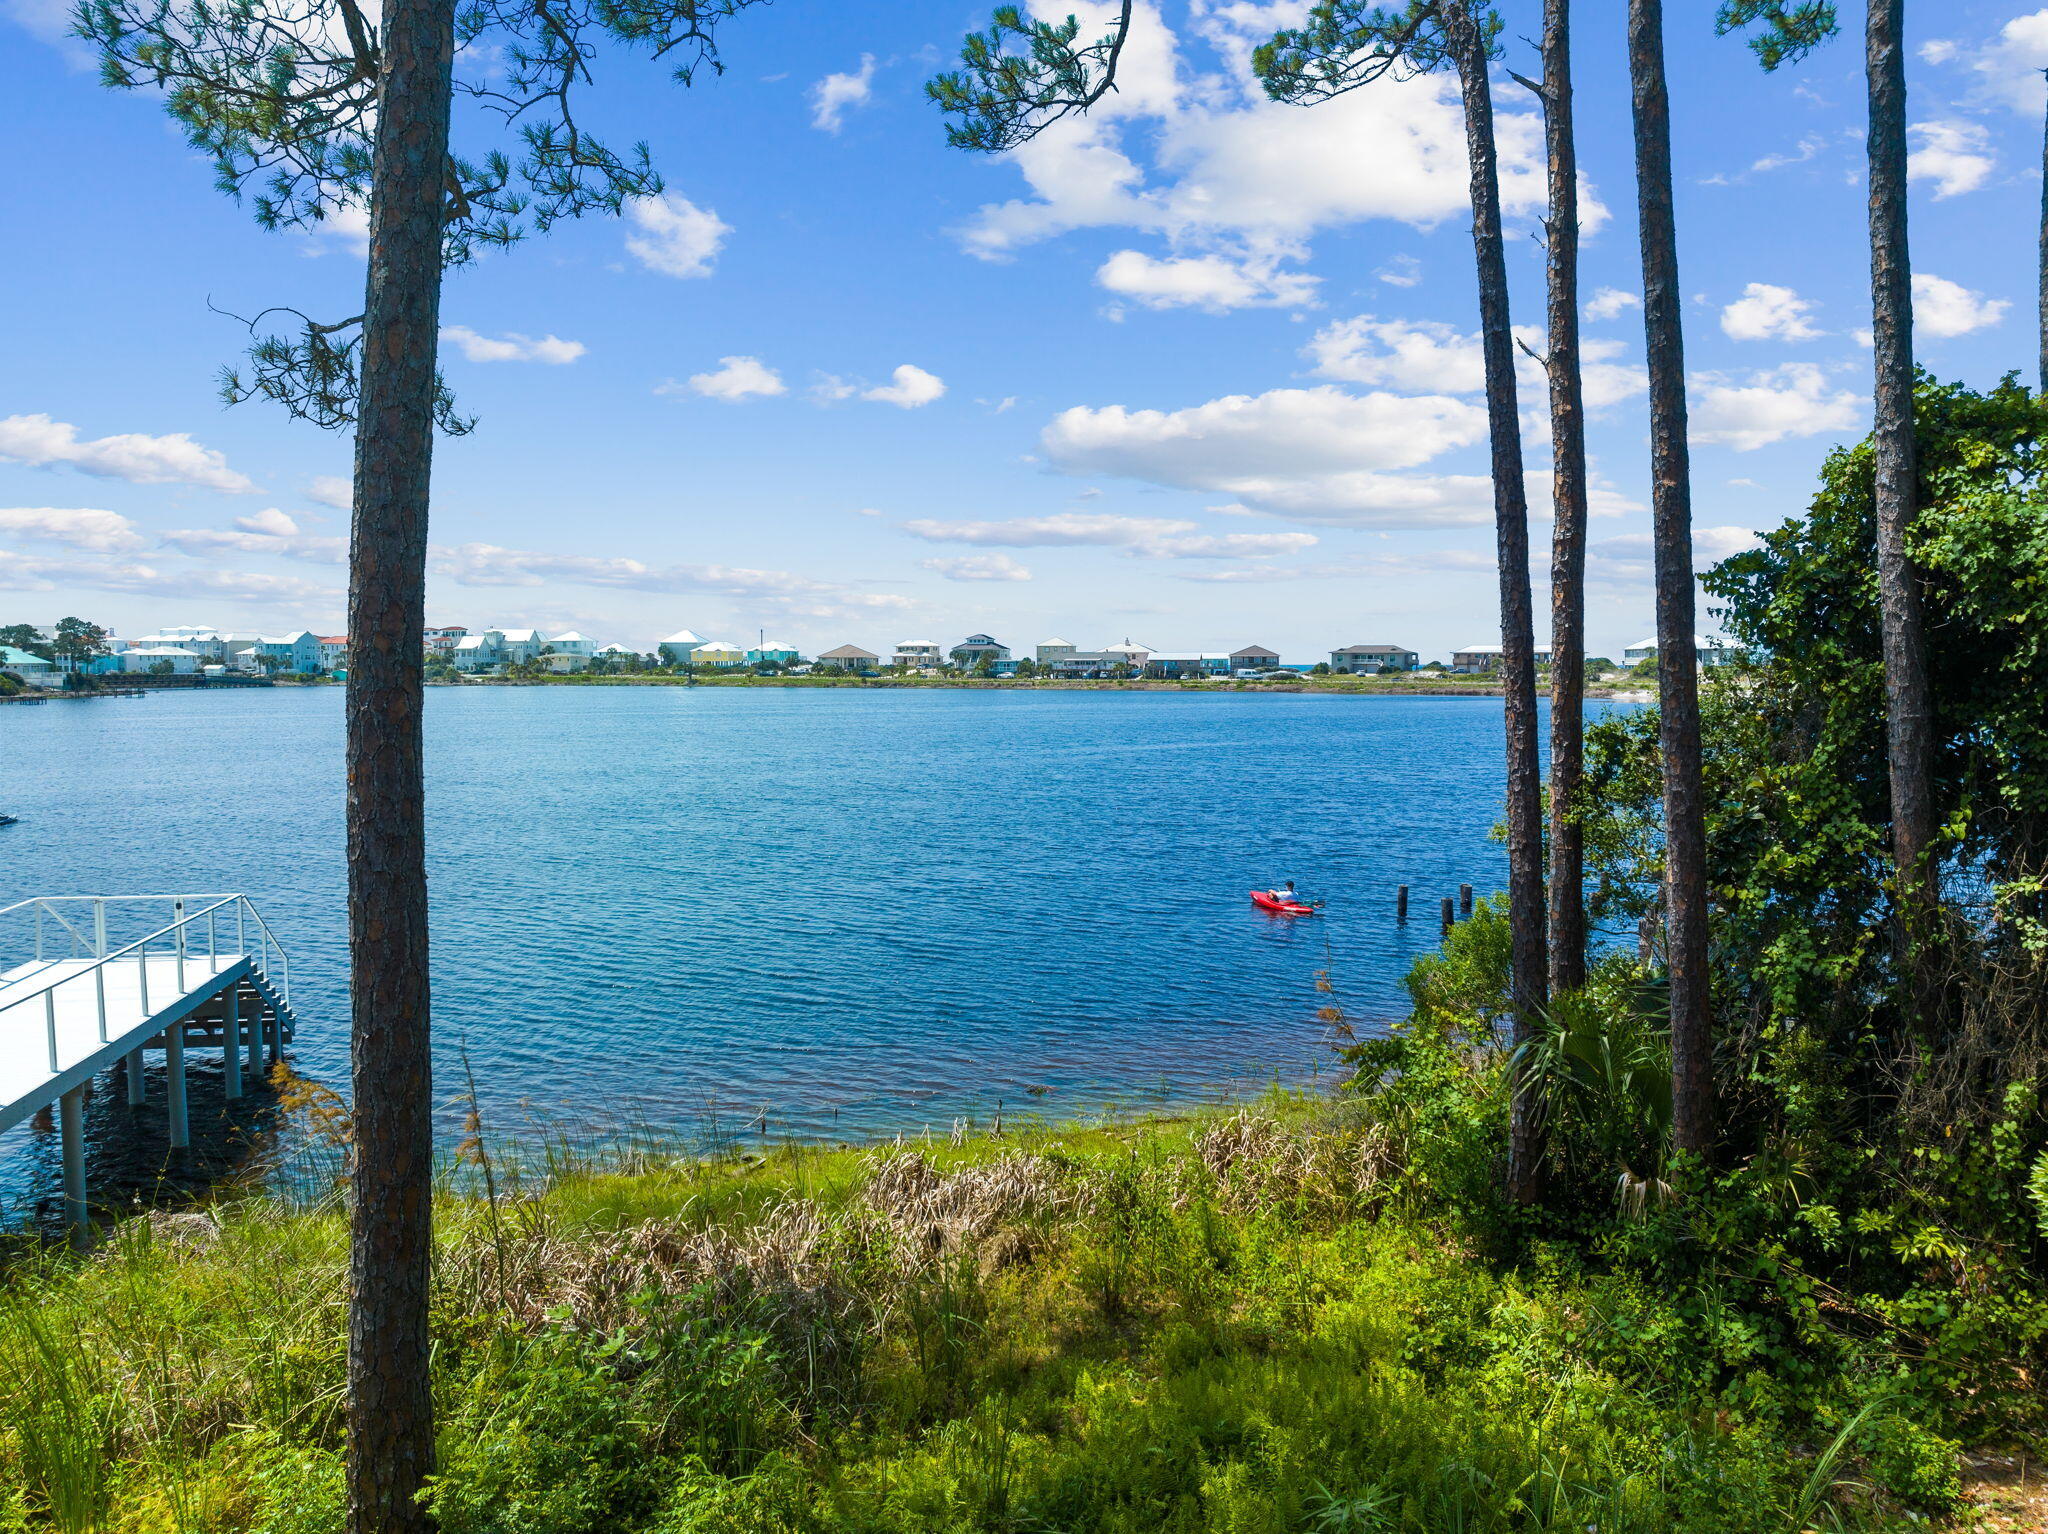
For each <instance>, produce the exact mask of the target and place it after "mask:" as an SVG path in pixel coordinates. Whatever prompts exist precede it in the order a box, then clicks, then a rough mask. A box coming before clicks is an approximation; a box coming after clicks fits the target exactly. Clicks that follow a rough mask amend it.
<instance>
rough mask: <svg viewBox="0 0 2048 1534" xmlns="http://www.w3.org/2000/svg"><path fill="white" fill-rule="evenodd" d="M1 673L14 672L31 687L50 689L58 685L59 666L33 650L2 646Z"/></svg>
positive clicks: (0, 655) (0, 648)
mask: <svg viewBox="0 0 2048 1534" xmlns="http://www.w3.org/2000/svg"><path fill="white" fill-rule="evenodd" d="M0 671H12V672H13V673H14V674H15V675H16V676H18V677H20V678H21V679H22V680H23V681H24V682H27V683H29V684H30V685H31V686H36V687H48V686H52V685H54V684H55V683H56V680H57V666H56V663H55V662H54V661H47V660H44V659H43V658H42V656H40V655H38V654H36V653H35V651H33V650H17V649H16V648H15V647H14V646H13V645H0Z"/></svg>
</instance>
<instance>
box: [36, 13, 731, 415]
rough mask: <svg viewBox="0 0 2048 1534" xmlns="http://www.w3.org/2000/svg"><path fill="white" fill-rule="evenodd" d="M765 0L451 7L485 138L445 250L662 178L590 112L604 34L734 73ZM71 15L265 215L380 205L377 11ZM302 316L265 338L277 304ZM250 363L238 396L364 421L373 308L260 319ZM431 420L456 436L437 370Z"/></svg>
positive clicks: (318, 216) (589, 206) (77, 29)
mask: <svg viewBox="0 0 2048 1534" xmlns="http://www.w3.org/2000/svg"><path fill="white" fill-rule="evenodd" d="M758 3H762V0H640V3H636V4H632V5H620V4H616V3H613V0H556V3H551V4H547V5H539V6H536V5H530V4H519V3H513V0H463V3H462V4H460V5H458V6H456V7H455V57H456V60H457V67H458V69H461V70H466V71H469V72H468V73H467V74H466V75H464V76H460V77H458V78H457V79H456V81H455V85H454V91H455V98H456V100H457V101H459V102H462V103H465V104H467V105H468V106H470V107H471V108H472V110H470V111H469V112H467V113H463V114H459V115H458V120H457V123H456V131H457V133H458V135H469V136H473V137H475V138H478V139H480V140H482V141H483V147H481V148H480V149H478V150H476V151H474V152H472V154H470V155H464V154H455V153H451V155H450V156H449V160H448V164H447V167H446V181H447V190H446V219H445V223H444V226H443V228H444V233H443V237H442V244H443V250H442V256H443V260H444V262H445V263H446V264H448V265H457V266H459V265H462V264H464V263H466V262H468V261H469V260H471V259H472V258H473V257H474V256H475V254H476V252H477V251H478V250H479V249H490V248H499V249H502V248H504V247H506V246H509V245H512V244H515V243H517V242H518V241H519V240H521V239H523V238H525V237H526V236H527V235H528V234H545V233H547V231H548V230H549V229H550V228H552V227H553V226H554V225H555V224H557V223H559V222H561V221H562V220H564V219H574V218H582V217H585V216H587V215H590V214H611V215H616V214H617V213H618V212H620V210H621V209H622V208H623V207H624V206H625V204H626V202H627V201H628V200H629V199H632V198H640V197H652V196H655V195H657V194H659V193H660V192H661V190H662V180H661V177H660V175H659V174H658V173H657V172H656V171H655V169H654V167H653V164H652V162H651V160H650V159H649V157H648V153H647V146H646V145H645V144H635V145H634V146H632V148H630V149H625V150H618V149H614V148H612V147H611V146H610V145H609V144H607V143H606V142H605V141H604V140H603V139H601V138H599V137H597V136H595V135H594V134H593V133H592V132H591V131H590V128H589V126H588V124H587V122H583V121H579V115H578V112H577V109H576V106H575V105H574V103H575V102H576V99H577V93H578V91H579V90H580V89H582V88H583V87H585V86H587V85H588V84H589V83H590V81H591V80H592V67H591V66H592V64H593V62H594V60H595V59H596V58H597V57H598V56H599V53H600V51H601V48H602V46H603V45H604V44H607V43H609V44H612V45H614V46H617V47H619V48H621V49H624V50H626V51H644V52H646V53H647V54H648V55H649V56H650V57H653V58H658V59H661V60H663V61H664V62H665V63H667V64H668V65H669V66H670V68H671V71H672V73H673V75H674V78H675V79H676V80H678V81H679V82H681V83H682V84H685V85H687V84H689V83H690V82H691V81H692V80H693V79H694V77H695V75H696V72H697V71H698V70H700V69H703V68H710V69H711V70H713V71H714V72H721V71H722V68H723V66H722V65H721V64H720V62H719V57H718V47H717V40H716V34H717V29H718V27H719V24H720V23H721V22H723V21H725V20H727V19H729V18H731V17H732V16H734V15H736V14H737V13H738V12H740V11H742V10H744V9H746V8H747V7H748V6H750V5H754V4H758ZM72 30H73V32H74V33H75V34H76V35H77V36H79V37H81V38H83V39H84V40H85V41H87V42H88V43H90V44H91V45H92V46H93V48H94V49H95V50H96V51H97V53H98V54H99V58H100V73H101V79H102V81H103V82H104V83H105V84H106V85H108V86H110V87H113V88H116V89H124V90H149V91H153V92H156V93H157V94H158V95H159V96H160V98H161V99H162V101H163V105H164V109H165V110H166V111H167V112H168V113H169V114H170V117H171V119H172V120H173V121H174V122H175V123H176V124H177V125H178V126H179V128H180V129H181V130H182V131H183V132H184V134H185V137H186V141H187V142H188V143H190V144H191V145H192V147H193V148H194V149H196V150H198V151H199V152H200V153H201V154H202V155H204V156H205V157H206V158H207V159H208V160H209V161H211V163H212V165H213V169H214V181H215V185H216V186H217V187H218V188H219V189H220V190H221V191H222V192H224V193H226V194H227V195H228V196H230V197H233V198H235V199H237V200H238V201H239V200H240V199H242V198H243V197H244V196H253V200H254V206H255V214H256V219H257V222H258V223H259V224H261V225H262V226H263V227H264V228H266V229H310V228H318V227H320V226H321V225H323V224H325V223H327V222H328V221H329V220H331V219H333V218H335V217H336V216H338V215H341V214H344V213H347V212H350V211H365V210H367V209H368V206H369V193H370V167H371V161H372V157H373V154H374V150H375V144H376V127H377V90H378V78H379V70H380V67H381V59H382V51H381V50H382V41H381V38H380V35H379V28H378V18H377V16H376V15H375V13H374V9H373V8H372V9H366V8H365V7H363V6H361V5H359V4H358V3H357V0H222V3H216V0H77V5H76V9H75V10H74V11H73V13H72ZM272 313H279V314H288V315H291V316H292V317H293V318H294V319H295V320H296V321H297V325H296V326H295V327H294V328H293V329H292V331H291V332H290V333H288V334H282V335H275V334H272V335H265V334H259V333H258V327H259V326H260V325H261V324H262V322H263V320H264V318H265V316H266V315H268V314H272ZM247 323H248V325H249V329H250V333H251V335H252V337H253V338H254V339H253V343H252V345H251V347H250V351H249V361H250V363H251V372H250V375H249V376H248V377H247V378H246V379H245V378H243V377H242V376H241V375H239V374H238V373H236V372H233V371H229V372H227V373H225V374H224V375H223V377H222V383H221V392H222V394H223V396H224V397H225V398H226V399H227V401H228V402H229V403H231V404H233V403H239V402H240V401H242V400H246V399H251V398H257V397H262V398H267V399H271V400H274V401H275V402H277V403H279V404H282V405H284V406H285V407H286V408H287V409H288V410H290V411H291V412H292V413H293V414H295V415H298V416H301V417H302V418H304V419H307V420H311V421H313V422H314V423H315V424H317V425H320V426H323V427H327V428H330V429H341V428H344V427H346V426H348V425H350V424H352V423H353V421H354V419H355V404H356V374H357V353H358V349H359V347H360V345H361V332H360V329H359V326H360V323H361V316H360V315H357V316H354V317H352V318H347V319H342V320H337V321H330V322H320V321H316V320H314V319H312V318H310V317H309V316H307V315H304V314H301V313H299V311H297V310H295V309H288V308H278V309H273V310H266V311H264V313H262V314H258V315H257V316H256V317H255V319H253V320H250V321H248V322H247ZM435 418H436V420H437V422H438V423H439V424H440V425H441V426H442V428H443V429H444V430H447V431H449V432H451V433H455V434H460V433H462V432H465V431H467V430H468V429H469V428H470V427H471V426H472V425H473V424H474V422H473V421H471V420H469V419H468V418H466V417H462V416H459V415H458V414H456V412H455V410H454V407H453V402H452V400H451V399H450V397H449V395H448V393H447V391H446V389H445V388H441V387H439V386H438V383H437V389H436V399H435Z"/></svg>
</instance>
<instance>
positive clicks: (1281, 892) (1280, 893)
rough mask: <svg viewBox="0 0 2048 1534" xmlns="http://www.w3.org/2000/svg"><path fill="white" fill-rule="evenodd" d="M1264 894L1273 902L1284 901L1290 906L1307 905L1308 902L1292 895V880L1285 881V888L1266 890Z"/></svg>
mask: <svg viewBox="0 0 2048 1534" xmlns="http://www.w3.org/2000/svg"><path fill="white" fill-rule="evenodd" d="M1266 893H1267V894H1269V895H1271V896H1272V897H1273V898H1274V899H1275V900H1284V901H1286V902H1287V903H1288V904H1290V905H1307V904H1308V902H1307V901H1306V900H1303V899H1302V898H1301V896H1299V895H1297V894H1295V893H1294V881H1293V880H1292V879H1289V880H1288V881H1287V888H1285V889H1277V890H1267V891H1266Z"/></svg>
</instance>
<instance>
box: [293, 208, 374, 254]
mask: <svg viewBox="0 0 2048 1534" xmlns="http://www.w3.org/2000/svg"><path fill="white" fill-rule="evenodd" d="M294 233H296V234H297V235H298V237H299V249H300V251H301V252H302V253H303V254H305V255H308V256H324V255H326V254H328V253H329V252H330V251H333V250H340V251H341V252H342V253H343V254H344V255H349V256H367V255H368V254H369V253H370V210H369V209H368V208H358V207H342V208H331V209H329V210H328V212H327V214H326V216H325V217H324V218H322V219H321V220H320V221H319V222H318V223H316V224H313V225H311V226H309V227H307V228H304V229H299V230H295V231H294Z"/></svg>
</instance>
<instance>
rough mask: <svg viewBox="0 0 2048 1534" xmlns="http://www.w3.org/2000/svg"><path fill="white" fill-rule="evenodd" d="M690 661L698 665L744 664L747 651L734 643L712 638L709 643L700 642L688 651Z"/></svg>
mask: <svg viewBox="0 0 2048 1534" xmlns="http://www.w3.org/2000/svg"><path fill="white" fill-rule="evenodd" d="M690 661H691V663H692V664H693V665H698V666H744V665H745V664H746V663H747V652H746V651H745V650H742V649H741V648H740V647H739V646H738V645H736V644H727V643H726V642H725V641H724V640H722V639H714V640H712V641H711V643H709V644H700V645H698V646H697V648H696V649H694V650H692V651H691V652H690Z"/></svg>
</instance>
